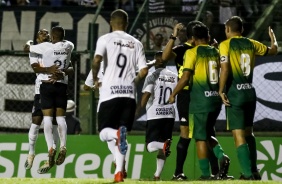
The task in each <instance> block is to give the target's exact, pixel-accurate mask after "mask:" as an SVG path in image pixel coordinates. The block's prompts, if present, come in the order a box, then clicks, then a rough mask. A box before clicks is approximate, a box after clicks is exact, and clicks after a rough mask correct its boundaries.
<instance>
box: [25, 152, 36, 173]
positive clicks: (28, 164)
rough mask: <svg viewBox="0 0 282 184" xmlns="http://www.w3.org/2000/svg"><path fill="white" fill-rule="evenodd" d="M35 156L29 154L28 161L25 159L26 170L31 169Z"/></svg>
mask: <svg viewBox="0 0 282 184" xmlns="http://www.w3.org/2000/svg"><path fill="white" fill-rule="evenodd" d="M34 157H35V155H28V156H27V159H26V161H25V163H24V168H25V169H26V170H29V169H31V167H32V164H33V160H34Z"/></svg>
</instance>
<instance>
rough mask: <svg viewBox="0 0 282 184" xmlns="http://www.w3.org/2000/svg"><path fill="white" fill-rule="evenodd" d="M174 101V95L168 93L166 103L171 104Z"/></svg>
mask: <svg viewBox="0 0 282 184" xmlns="http://www.w3.org/2000/svg"><path fill="white" fill-rule="evenodd" d="M174 102H175V97H174V96H172V95H170V96H169V99H168V103H170V104H173V103H174Z"/></svg>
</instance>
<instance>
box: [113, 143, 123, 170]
mask: <svg viewBox="0 0 282 184" xmlns="http://www.w3.org/2000/svg"><path fill="white" fill-rule="evenodd" d="M115 157H116V170H115V174H116V173H118V172H119V171H123V164H124V160H125V155H123V154H121V153H120V151H119V149H118V146H115Z"/></svg>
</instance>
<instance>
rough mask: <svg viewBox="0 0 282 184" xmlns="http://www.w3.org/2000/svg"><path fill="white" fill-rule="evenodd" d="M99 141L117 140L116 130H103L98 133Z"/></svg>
mask: <svg viewBox="0 0 282 184" xmlns="http://www.w3.org/2000/svg"><path fill="white" fill-rule="evenodd" d="M99 135H100V139H101V141H103V142H105V141H112V140H113V139H117V138H118V137H117V130H116V129H113V128H104V129H103V130H101V132H100V134H99Z"/></svg>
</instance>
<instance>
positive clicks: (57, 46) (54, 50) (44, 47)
mask: <svg viewBox="0 0 282 184" xmlns="http://www.w3.org/2000/svg"><path fill="white" fill-rule="evenodd" d="M73 48H74V45H73V43H72V42H70V41H67V40H64V41H61V42H57V43H54V44H53V43H51V42H44V43H40V44H38V45H31V46H30V49H29V50H30V52H34V53H37V54H42V56H43V62H42V67H50V66H52V65H57V66H59V69H60V70H63V69H67V68H68V66H69V64H70V59H71V52H72V50H73ZM49 76H50V75H48V74H43V73H40V74H39V75H38V78H39V79H40V80H49ZM57 82H61V83H65V84H67V83H68V78H67V76H66V77H65V78H64V79H63V80H58V81H57Z"/></svg>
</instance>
